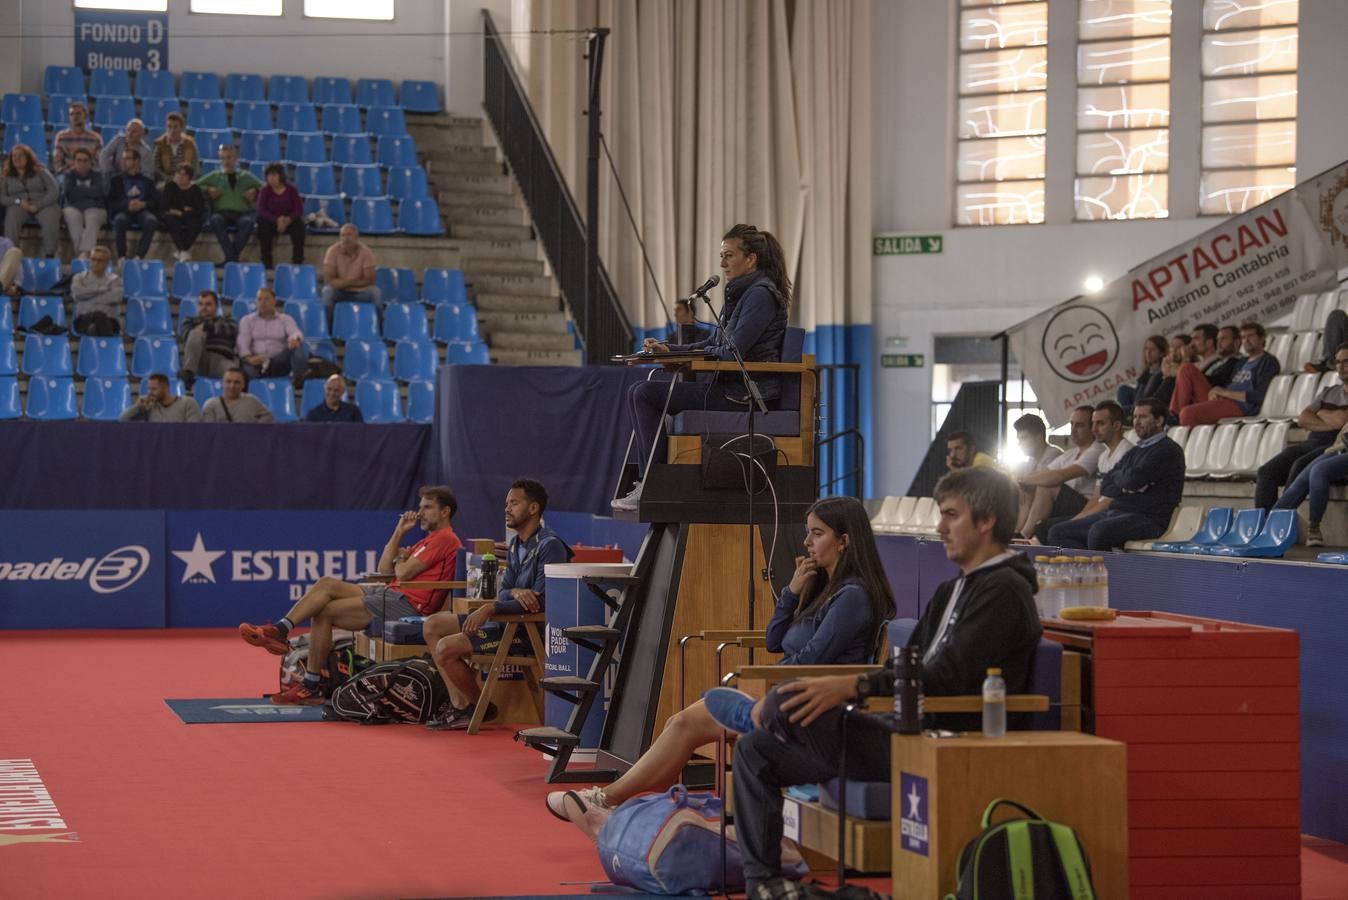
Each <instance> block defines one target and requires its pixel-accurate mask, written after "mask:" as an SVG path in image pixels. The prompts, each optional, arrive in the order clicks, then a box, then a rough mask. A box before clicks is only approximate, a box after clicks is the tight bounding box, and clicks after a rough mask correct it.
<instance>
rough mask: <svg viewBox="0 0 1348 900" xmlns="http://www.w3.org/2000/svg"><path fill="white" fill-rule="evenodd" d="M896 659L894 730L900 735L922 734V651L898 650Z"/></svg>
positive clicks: (914, 648) (912, 647)
mask: <svg viewBox="0 0 1348 900" xmlns="http://www.w3.org/2000/svg"><path fill="white" fill-rule="evenodd" d="M896 649H897V650H898V653H897V654H896V655H895V658H894V730H895V731H897V732H898V733H899V734H920V733H921V732H922V651H921V650H919V649H918V648H917V647H914V646H904V647H898V648H896Z"/></svg>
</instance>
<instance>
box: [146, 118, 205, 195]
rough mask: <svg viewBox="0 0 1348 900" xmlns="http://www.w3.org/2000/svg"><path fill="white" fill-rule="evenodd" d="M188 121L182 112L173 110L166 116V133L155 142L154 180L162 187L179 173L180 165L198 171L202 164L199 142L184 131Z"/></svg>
mask: <svg viewBox="0 0 1348 900" xmlns="http://www.w3.org/2000/svg"><path fill="white" fill-rule="evenodd" d="M186 125H187V122H186V120H185V119H183V116H182V113H176V112H171V113H169V114H168V115H167V116H165V117H164V133H163V134H161V135H160V136H159V137H158V138H156V139H155V142H154V180H155V181H156V182H157V183H158V184H159V185H160V186H161V187H162V186H163V185H164V184H167V183H168V182H170V181H172V180H173V179H174V177H175V176H176V175H177V172H178V167H179V166H187V167H188V168H190V169H191V170H192V172H193V173H195V172H196V170H197V168H198V167H199V166H200V165H201V155H200V154H199V153H198V152H197V142H196V141H195V140H193V139H192V137H191V135H187V134H184V133H183V129H184V128H185V127H186Z"/></svg>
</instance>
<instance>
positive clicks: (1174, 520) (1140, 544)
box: [1123, 506, 1204, 550]
mask: <svg viewBox="0 0 1348 900" xmlns="http://www.w3.org/2000/svg"><path fill="white" fill-rule="evenodd" d="M1203 511H1204V510H1203V507H1201V506H1181V507H1180V508H1179V509H1177V510H1175V511H1174V513H1172V514H1171V516H1170V527H1169V528H1167V529H1166V530H1165V534H1163V535H1161V536H1160V537H1158V538H1156V539H1154V540H1150V541H1128V542H1127V543H1125V544H1124V545H1123V548H1124V549H1125V550H1150V549H1151V548H1152V545H1153V544H1156V543H1158V542H1160V541H1187V540H1189V539H1190V538H1192V537H1193V536H1194V535H1196V534H1198V526H1199V525H1201V524H1203Z"/></svg>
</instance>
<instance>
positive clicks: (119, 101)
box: [94, 96, 136, 128]
mask: <svg viewBox="0 0 1348 900" xmlns="http://www.w3.org/2000/svg"><path fill="white" fill-rule="evenodd" d="M134 118H136V101H135V100H133V99H132V98H131V97H130V96H126V97H96V98H95V99H94V125H95V126H96V127H103V126H107V127H111V128H123V127H125V125H126V123H127V122H129V121H131V120H132V119H134Z"/></svg>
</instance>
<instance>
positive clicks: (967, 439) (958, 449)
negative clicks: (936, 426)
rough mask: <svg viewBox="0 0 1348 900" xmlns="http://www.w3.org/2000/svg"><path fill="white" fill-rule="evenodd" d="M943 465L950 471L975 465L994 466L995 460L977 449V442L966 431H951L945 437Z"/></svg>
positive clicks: (995, 464)
mask: <svg viewBox="0 0 1348 900" xmlns="http://www.w3.org/2000/svg"><path fill="white" fill-rule="evenodd" d="M945 466H946V469H947V470H948V471H950V472H953V471H955V470H956V469H968V468H970V467H977V466H992V467H993V468H996V466H997V460H995V459H993V458H992V457H991V456H989V455H988V454H986V453H984V452H983V451H982V450H979V449H978V442H977V441H976V440H974V436H973V435H972V434H970V433H969V432H967V431H952V432H951V433H950V436H949V437H947V438H946V439H945Z"/></svg>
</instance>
